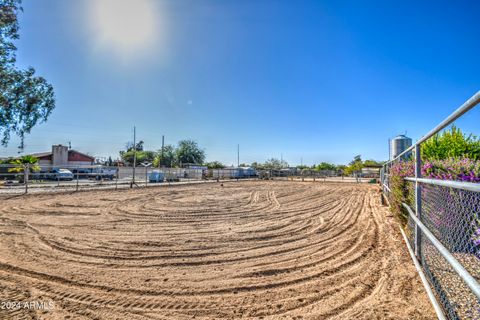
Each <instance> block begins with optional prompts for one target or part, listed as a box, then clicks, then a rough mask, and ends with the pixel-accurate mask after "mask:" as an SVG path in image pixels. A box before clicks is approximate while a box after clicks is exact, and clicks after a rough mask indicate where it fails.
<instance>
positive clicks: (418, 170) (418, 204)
mask: <svg viewBox="0 0 480 320" xmlns="http://www.w3.org/2000/svg"><path fill="white" fill-rule="evenodd" d="M421 177H422V157H421V154H420V144H416V145H415V178H417V179H418V178H421ZM415 213H416V215H417V218H418V220H420V221H422V189H421V187H420V183H419V182H418V180H417V181H415ZM421 238H422V237H421V231H420V228H419V227H418V225H417V224H415V255H416V256H417V258H418V260H419V261H420V263H421V262H422V259H421V248H420V246H421V241H422V239H421Z"/></svg>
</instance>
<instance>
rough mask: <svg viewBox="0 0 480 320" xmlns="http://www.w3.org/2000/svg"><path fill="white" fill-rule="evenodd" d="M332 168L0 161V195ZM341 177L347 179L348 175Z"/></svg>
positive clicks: (321, 176) (322, 175)
mask: <svg viewBox="0 0 480 320" xmlns="http://www.w3.org/2000/svg"><path fill="white" fill-rule="evenodd" d="M329 178H338V179H344V178H343V177H341V175H340V174H339V173H338V172H336V171H314V170H308V171H306V170H295V169H281V170H273V169H272V170H270V169H269V170H255V169H253V168H223V169H205V168H166V167H162V168H155V167H151V166H137V167H124V166H102V165H78V166H71V165H63V166H53V165H43V164H40V165H39V164H25V165H18V164H0V194H12V195H15V194H24V193H38V192H61V191H80V190H91V189H119V188H134V187H151V186H165V185H174V184H185V183H200V182H216V181H230V180H245V179H264V180H288V181H314V182H315V181H320V182H322V181H327V179H329ZM345 180H347V181H349V180H348V178H345Z"/></svg>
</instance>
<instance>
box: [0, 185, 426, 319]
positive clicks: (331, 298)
mask: <svg viewBox="0 0 480 320" xmlns="http://www.w3.org/2000/svg"><path fill="white" fill-rule="evenodd" d="M0 201H1V204H0V236H1V238H0V301H2V302H3V307H4V308H3V309H0V319H10V318H11V319H16V318H18V319H24V318H25V319H30V318H33V319H35V318H39V319H167V318H168V319H187V318H188V319H191V318H196V319H236V318H240V317H248V318H261V319H262V318H263V319H434V318H435V316H434V313H433V309H432V307H431V306H430V303H429V301H428V298H427V296H426V294H425V292H424V289H423V287H422V285H421V282H420V280H419V277H418V275H417V274H416V272H415V269H414V266H413V264H412V262H411V260H410V256H409V255H408V252H407V250H406V249H405V244H404V243H403V241H402V238H401V236H400V233H399V231H398V227H397V224H396V223H395V220H394V218H393V217H392V216H391V215H390V214H389V213H388V210H387V208H386V207H382V206H381V205H380V198H379V193H378V187H375V186H371V185H364V184H362V185H359V184H353V183H352V184H349V183H322V182H316V183H313V182H286V181H282V182H273V181H265V182H260V181H259V182H254V181H253V182H246V181H244V182H229V183H224V184H223V186H222V185H221V184H219V183H218V184H217V183H214V184H204V185H190V186H189V185H184V186H176V187H171V188H149V189H134V190H121V191H91V192H79V193H72V194H54V195H31V196H22V197H16V198H10V199H7V200H5V199H4V200H0ZM6 301H9V302H15V301H17V302H32V301H33V302H34V303H35V302H37V303H38V302H42V303H44V305H43V306H44V309H43V310H42V309H41V308H40V306H39V305H36V306H33V307H31V305H30V307H28V306H27V307H25V305H24V304H23V305H21V308H17V309H15V310H11V309H8V308H6V304H5V302H6ZM48 303H52V304H53V307H51V305H48ZM45 305H46V307H45ZM10 307H11V305H10ZM50 307H51V308H50Z"/></svg>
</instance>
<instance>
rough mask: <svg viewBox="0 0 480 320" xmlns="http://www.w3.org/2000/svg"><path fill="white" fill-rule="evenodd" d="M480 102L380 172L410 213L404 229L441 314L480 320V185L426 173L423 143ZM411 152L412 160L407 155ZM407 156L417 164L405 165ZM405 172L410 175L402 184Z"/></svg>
mask: <svg viewBox="0 0 480 320" xmlns="http://www.w3.org/2000/svg"><path fill="white" fill-rule="evenodd" d="M479 102H480V92H478V93H477V94H476V95H475V96H473V97H472V98H471V99H469V100H468V101H467V102H466V103H465V104H464V105H462V106H461V107H460V108H459V109H457V110H456V111H455V112H454V113H452V114H451V115H450V116H449V117H447V119H445V120H444V121H443V122H442V123H441V124H439V125H438V126H437V127H436V128H434V129H433V130H431V131H430V132H429V133H428V134H427V135H425V136H424V137H423V138H421V139H420V140H419V141H418V142H417V143H415V144H414V145H413V146H412V147H410V148H408V149H407V150H405V151H404V152H402V153H401V154H400V155H399V156H398V157H396V158H395V159H393V160H391V161H389V162H387V163H386V164H385V165H384V167H383V169H382V171H381V176H380V179H381V185H382V189H383V193H384V196H385V198H386V199H388V202H389V204H390V205H391V206H395V205H398V203H399V202H401V207H402V208H401V209H404V210H403V212H406V213H407V214H406V217H407V218H406V223H405V226H404V228H403V230H402V232H403V233H404V235H405V237H406V240H407V242H408V244H409V250H410V254H411V255H412V258H413V259H415V260H416V262H418V264H419V265H420V268H419V272H420V275H421V277H422V280H423V279H426V282H427V283H424V284H425V286H426V289H427V293H428V294H429V296H430V298H431V300H432V304H433V306H434V308H435V309H436V312H437V315H438V317H439V319H476V320H480V284H479V281H480V184H478V183H472V182H461V181H449V180H437V179H425V178H422V177H421V165H422V162H421V159H420V158H421V157H420V155H421V153H420V150H421V144H422V143H423V142H425V141H426V140H427V139H429V138H431V137H432V136H433V135H434V134H436V133H438V132H440V131H441V130H443V129H444V128H445V127H447V126H448V125H450V124H451V123H452V122H453V121H455V120H456V119H457V118H459V117H460V116H461V115H463V114H464V113H465V112H467V111H468V110H470V109H472V108H473V107H475V106H476V105H477V104H478V103H479ZM407 153H410V154H411V156H410V159H406V158H405V157H404V155H405V154H407ZM405 161H412V162H413V166H403V167H402V164H405ZM398 168H402V169H400V170H399V169H398ZM413 168H414V171H411V170H410V169H413ZM395 170H396V171H395ZM401 170H404V171H403V172H400V173H399V171H401ZM402 174H403V175H405V176H406V177H404V178H403V180H402V181H403V182H404V185H403V186H402V187H401V188H399V187H398V185H397V184H396V183H398V179H399V178H398V177H399V176H401V175H402ZM395 175H396V176H395ZM394 179H395V180H394ZM394 181H395V182H394Z"/></svg>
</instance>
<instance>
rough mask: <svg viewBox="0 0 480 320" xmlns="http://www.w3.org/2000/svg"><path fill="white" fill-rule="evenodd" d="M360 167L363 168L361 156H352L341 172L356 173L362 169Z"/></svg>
mask: <svg viewBox="0 0 480 320" xmlns="http://www.w3.org/2000/svg"><path fill="white" fill-rule="evenodd" d="M362 168H363V162H362V156H360V155H357V156H355V157H354V158H353V160H352V161H350V163H349V164H348V166H347V167H346V168H345V169H344V170H343V172H344V174H346V175H351V174H353V173H358V172H360V171H362Z"/></svg>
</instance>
